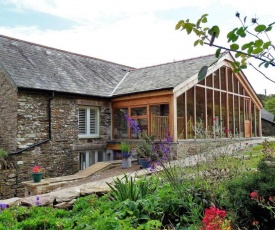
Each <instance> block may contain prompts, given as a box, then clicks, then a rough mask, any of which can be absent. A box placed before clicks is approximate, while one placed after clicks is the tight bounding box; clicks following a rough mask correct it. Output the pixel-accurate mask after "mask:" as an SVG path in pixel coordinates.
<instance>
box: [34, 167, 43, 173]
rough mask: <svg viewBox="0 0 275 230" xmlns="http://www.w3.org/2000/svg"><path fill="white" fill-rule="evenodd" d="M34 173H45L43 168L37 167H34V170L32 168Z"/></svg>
mask: <svg viewBox="0 0 275 230" xmlns="http://www.w3.org/2000/svg"><path fill="white" fill-rule="evenodd" d="M32 172H33V173H40V172H43V168H42V167H41V166H38V165H35V166H33V168H32Z"/></svg>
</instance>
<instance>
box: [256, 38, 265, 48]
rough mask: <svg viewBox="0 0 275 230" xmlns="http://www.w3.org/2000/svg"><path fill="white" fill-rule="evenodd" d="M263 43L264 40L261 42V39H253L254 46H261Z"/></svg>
mask: <svg viewBox="0 0 275 230" xmlns="http://www.w3.org/2000/svg"><path fill="white" fill-rule="evenodd" d="M263 43H264V42H263V40H262V39H259V40H256V41H255V46H256V47H261V46H262V45H263Z"/></svg>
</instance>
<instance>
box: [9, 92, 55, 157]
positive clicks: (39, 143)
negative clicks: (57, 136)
mask: <svg viewBox="0 0 275 230" xmlns="http://www.w3.org/2000/svg"><path fill="white" fill-rule="evenodd" d="M53 99H54V92H52V95H51V97H49V101H48V118H49V129H48V135H49V136H48V138H47V139H45V140H42V141H39V142H36V143H34V144H32V145H30V146H28V147H26V148H24V149H20V150H18V151H16V152H12V153H9V155H17V154H20V153H22V152H24V151H26V150H29V149H31V148H34V147H36V146H39V145H41V144H44V143H46V142H48V141H50V140H51V139H52V113H51V101H52V100H53Z"/></svg>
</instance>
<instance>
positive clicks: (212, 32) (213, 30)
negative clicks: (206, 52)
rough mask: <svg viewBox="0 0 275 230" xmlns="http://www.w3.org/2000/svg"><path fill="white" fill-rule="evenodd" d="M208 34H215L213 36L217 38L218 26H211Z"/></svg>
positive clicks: (218, 33)
mask: <svg viewBox="0 0 275 230" xmlns="http://www.w3.org/2000/svg"><path fill="white" fill-rule="evenodd" d="M208 34H209V35H211V36H213V34H215V37H216V38H218V37H219V35H220V28H219V27H218V26H213V27H212V28H211V29H210V30H208Z"/></svg>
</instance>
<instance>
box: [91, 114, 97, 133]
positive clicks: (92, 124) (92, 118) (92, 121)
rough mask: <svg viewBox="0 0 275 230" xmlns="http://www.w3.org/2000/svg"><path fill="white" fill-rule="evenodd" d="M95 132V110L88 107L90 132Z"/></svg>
mask: <svg viewBox="0 0 275 230" xmlns="http://www.w3.org/2000/svg"><path fill="white" fill-rule="evenodd" d="M96 133H97V111H96V109H90V134H96Z"/></svg>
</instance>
